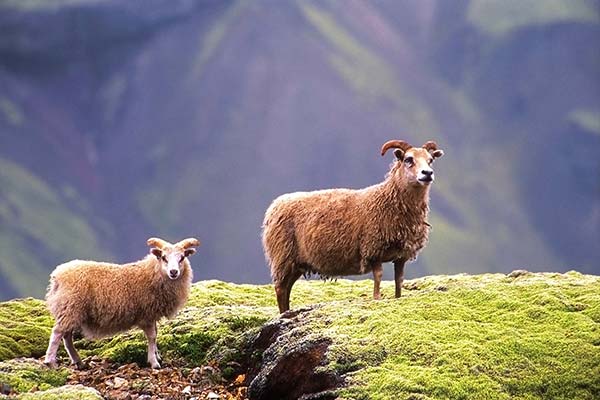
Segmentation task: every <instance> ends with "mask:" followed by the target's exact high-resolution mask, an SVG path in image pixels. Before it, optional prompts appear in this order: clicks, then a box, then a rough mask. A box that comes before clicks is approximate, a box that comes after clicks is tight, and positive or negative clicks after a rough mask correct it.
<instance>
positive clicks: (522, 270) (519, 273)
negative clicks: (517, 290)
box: [507, 269, 529, 278]
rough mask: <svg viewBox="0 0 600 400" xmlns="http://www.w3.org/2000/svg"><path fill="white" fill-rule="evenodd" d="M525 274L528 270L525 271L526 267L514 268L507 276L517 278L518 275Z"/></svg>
mask: <svg viewBox="0 0 600 400" xmlns="http://www.w3.org/2000/svg"><path fill="white" fill-rule="evenodd" d="M527 274H529V271H527V270H526V269H515V270H514V271H512V272H511V273H510V274H508V275H507V276H508V277H509V278H518V277H519V276H523V275H527Z"/></svg>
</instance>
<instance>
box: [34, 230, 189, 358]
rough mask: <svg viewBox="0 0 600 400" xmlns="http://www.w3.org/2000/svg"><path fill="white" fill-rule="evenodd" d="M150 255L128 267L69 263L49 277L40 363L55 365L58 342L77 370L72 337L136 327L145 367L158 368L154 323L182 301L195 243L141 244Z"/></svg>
mask: <svg viewBox="0 0 600 400" xmlns="http://www.w3.org/2000/svg"><path fill="white" fill-rule="evenodd" d="M147 244H148V246H150V247H151V249H150V254H148V255H147V256H146V257H145V258H144V259H142V260H139V261H136V262H133V263H128V264H123V265H119V264H111V263H104V262H96V261H82V260H73V261H69V262H67V263H64V264H61V265H59V266H58V267H56V269H55V270H54V271H53V272H52V274H51V275H50V284H49V286H48V292H47V294H46V303H47V305H48V309H49V310H50V313H51V314H52V316H53V317H54V319H55V324H54V327H53V328H52V334H51V336H50V342H49V344H48V350H47V351H46V357H45V360H44V362H45V363H46V364H47V365H49V366H50V367H55V366H56V352H57V351H58V347H59V346H60V341H61V339H62V340H63V341H64V345H65V349H66V350H67V353H68V355H69V358H70V359H71V363H72V365H74V366H75V367H76V368H81V366H82V364H81V358H80V357H79V354H77V351H76V350H75V347H74V346H73V333H74V332H75V331H79V330H80V331H81V332H82V333H83V335H84V336H85V337H86V338H90V339H94V338H100V337H104V336H109V335H113V334H115V333H118V332H122V331H125V330H128V329H129V328H131V327H133V326H137V327H139V328H141V329H142V330H143V331H144V334H145V335H146V338H147V339H148V363H149V364H150V366H151V367H152V368H160V364H159V360H160V356H159V355H158V349H157V347H156V334H157V327H156V323H157V321H158V320H159V319H161V318H162V317H167V318H172V317H174V316H175V314H176V313H177V311H178V310H179V309H180V308H181V307H183V305H184V304H185V303H186V301H187V299H188V295H189V292H190V286H191V283H192V269H191V266H190V263H189V261H188V259H187V257H189V256H191V255H192V254H194V253H195V252H196V250H195V249H194V247H198V246H199V245H200V242H199V241H198V240H197V239H194V238H188V239H184V240H182V241H180V242H178V243H175V244H171V243H169V242H167V241H165V240H162V239H159V238H150V239H148V241H147Z"/></svg>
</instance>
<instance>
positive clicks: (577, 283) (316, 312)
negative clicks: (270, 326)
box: [0, 272, 600, 399]
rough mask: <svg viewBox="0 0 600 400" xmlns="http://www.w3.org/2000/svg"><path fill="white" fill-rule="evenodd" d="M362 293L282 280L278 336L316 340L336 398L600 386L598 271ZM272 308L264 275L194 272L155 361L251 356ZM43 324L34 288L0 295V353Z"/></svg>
mask: <svg viewBox="0 0 600 400" xmlns="http://www.w3.org/2000/svg"><path fill="white" fill-rule="evenodd" d="M371 293H372V281H371V280H364V281H349V280H338V281H335V282H322V281H305V280H300V281H299V282H298V283H297V284H296V285H295V286H294V290H293V291H292V299H291V303H292V307H293V308H294V309H298V308H301V307H303V306H306V305H311V309H310V311H307V312H306V313H305V314H306V315H305V317H303V318H301V319H300V320H301V322H298V323H297V324H296V325H295V326H293V327H292V329H291V330H290V331H289V332H292V333H290V334H289V335H288V337H287V338H286V340H289V341H290V342H289V343H290V345H292V346H293V345H294V344H295V341H296V340H298V341H300V340H303V339H306V338H307V337H311V338H315V342H317V343H322V340H323V341H326V342H327V343H328V347H327V352H326V357H325V359H324V362H323V363H321V364H319V366H318V368H319V369H320V370H319V371H320V372H322V373H328V374H333V375H334V376H338V377H340V378H341V380H342V381H343V382H345V386H342V387H338V388H336V389H335V390H336V393H337V395H339V396H340V397H342V398H346V399H361V398H369V399H392V398H393V399H411V398H412V399H417V398H420V399H427V398H430V399H433V398H436V399H438V398H439V399H445V398H446V399H460V398H465V399H466V398H468V399H478V398H481V399H483V398H485V399H509V398H510V399H513V398H515V399H531V398H557V399H561V398H564V399H570V398H578V399H593V398H598V396H600V278H599V277H596V276H590V275H582V274H579V273H577V272H569V273H566V274H556V273H543V274H542V273H526V272H523V273H518V274H512V275H510V276H507V275H503V274H483V275H454V276H431V277H425V278H420V279H415V280H409V281H406V283H405V290H404V291H403V297H402V298H401V299H394V298H393V293H394V285H393V282H383V283H382V293H383V300H381V301H373V300H372V299H371ZM315 305H317V306H315ZM279 320H280V317H279V313H278V311H277V307H276V302H275V295H274V291H273V287H272V285H237V284H231V283H224V282H219V281H206V282H198V283H196V284H194V286H193V288H192V292H191V296H190V300H189V302H188V304H187V306H186V307H185V308H184V309H183V310H182V311H181V312H180V313H179V315H178V316H177V317H176V318H175V319H173V320H170V321H162V322H161V323H160V325H159V338H158V342H159V348H160V350H161V353H162V355H163V358H164V359H165V360H166V362H172V363H173V362H177V363H179V364H180V365H185V366H195V365H200V364H203V363H206V362H211V361H216V362H217V363H220V364H221V365H222V367H223V369H226V366H227V365H228V363H229V362H230V361H236V362H237V363H241V364H243V363H244V362H248V360H252V361H253V362H256V363H258V364H257V365H260V363H261V360H262V355H263V352H262V351H257V352H256V353H255V354H249V353H251V352H252V347H251V343H252V342H253V341H254V340H255V339H256V338H257V335H258V332H259V331H260V329H261V327H262V326H264V325H265V323H267V322H268V321H271V323H273V322H274V321H279ZM51 326H52V318H51V317H50V316H49V315H48V313H47V311H46V309H45V306H44V303H43V302H42V301H40V300H34V299H24V300H15V301H10V302H6V303H0V351H1V352H2V353H0V355H1V356H2V357H1V358H3V359H6V358H13V357H20V356H34V357H38V356H41V355H43V353H44V351H45V349H46V345H47V340H48V337H49V334H50V328H51ZM76 347H77V348H78V349H80V350H81V353H82V355H84V356H87V355H100V356H102V357H106V358H109V359H111V360H113V361H118V362H123V363H127V362H132V361H138V362H140V363H142V365H143V363H144V362H145V359H146V341H145V338H144V337H143V334H142V333H141V332H140V331H139V330H132V331H130V332H127V333H124V334H122V335H117V336H115V337H113V338H107V339H103V340H98V341H87V340H84V339H80V340H78V341H76ZM280 347H281V346H280ZM281 349H283V350H282V351H284V350H285V346H283V347H281ZM266 350H267V349H265V352H266ZM270 354H272V353H270ZM62 356H63V360H65V361H66V359H65V358H64V357H65V354H64V353H62ZM234 364H235V363H234ZM247 366H248V365H247ZM319 371H317V373H318V372H319ZM230 375H231V376H233V375H234V374H233V373H231V374H230ZM55 383H56V385H60V382H55ZM48 385H50V386H53V385H54V383H52V384H50V383H48ZM21 393H22V392H21Z"/></svg>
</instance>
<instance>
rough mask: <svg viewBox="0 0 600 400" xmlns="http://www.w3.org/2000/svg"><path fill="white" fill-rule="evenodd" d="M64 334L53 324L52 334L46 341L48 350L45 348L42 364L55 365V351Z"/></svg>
mask: <svg viewBox="0 0 600 400" xmlns="http://www.w3.org/2000/svg"><path fill="white" fill-rule="evenodd" d="M63 336H64V332H63V331H62V330H61V329H60V328H59V327H58V326H57V325H54V327H53V328H52V334H51V335H50V342H49V343H48V350H46V358H45V359H44V364H46V365H48V366H50V367H56V353H57V352H58V347H59V346H60V341H61V340H62V338H63Z"/></svg>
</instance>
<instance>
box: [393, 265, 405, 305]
mask: <svg viewBox="0 0 600 400" xmlns="http://www.w3.org/2000/svg"><path fill="white" fill-rule="evenodd" d="M404 263H406V260H405V259H404V258H400V259H398V260H396V261H394V281H395V282H396V298H398V297H400V293H401V292H402V283H403V282H404Z"/></svg>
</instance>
